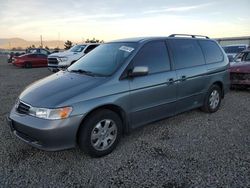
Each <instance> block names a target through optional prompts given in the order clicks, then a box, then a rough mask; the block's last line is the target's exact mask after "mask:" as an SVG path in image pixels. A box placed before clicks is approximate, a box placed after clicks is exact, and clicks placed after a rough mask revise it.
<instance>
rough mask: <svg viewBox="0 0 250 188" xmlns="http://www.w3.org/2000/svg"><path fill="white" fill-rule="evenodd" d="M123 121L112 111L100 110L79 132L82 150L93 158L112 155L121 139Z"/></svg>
mask: <svg viewBox="0 0 250 188" xmlns="http://www.w3.org/2000/svg"><path fill="white" fill-rule="evenodd" d="M121 130H122V121H121V119H120V117H119V116H118V115H117V114H116V113H115V112H113V111H110V110H99V111H96V112H94V113H93V114H91V115H90V116H89V117H88V118H87V119H86V121H84V124H83V125H82V127H81V128H80V130H79V134H78V143H79V146H80V148H81V149H82V150H83V151H85V152H87V153H88V154H89V155H91V156H93V157H101V156H104V155H107V154H109V153H111V152H112V151H113V150H114V149H115V147H116V146H117V144H118V142H119V140H120V138H121Z"/></svg>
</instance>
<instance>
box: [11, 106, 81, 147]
mask: <svg viewBox="0 0 250 188" xmlns="http://www.w3.org/2000/svg"><path fill="white" fill-rule="evenodd" d="M7 120H8V122H9V126H10V129H11V131H12V133H13V134H14V135H15V136H17V137H18V138H19V139H21V140H22V141H24V142H25V143H27V144H30V145H32V146H34V147H36V148H39V149H42V150H46V151H57V150H62V149H68V148H73V147H75V146H76V141H77V140H76V139H77V130H78V128H79V126H80V123H81V120H82V116H73V117H69V118H67V119H64V120H45V119H40V118H36V117H32V116H29V115H20V114H18V113H17V112H16V111H15V109H12V111H11V113H10V115H9V117H7Z"/></svg>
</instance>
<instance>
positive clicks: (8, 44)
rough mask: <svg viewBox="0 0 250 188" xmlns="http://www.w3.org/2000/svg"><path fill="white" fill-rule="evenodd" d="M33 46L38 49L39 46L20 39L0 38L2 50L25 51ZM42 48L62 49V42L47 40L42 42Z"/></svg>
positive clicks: (37, 43) (36, 43)
mask: <svg viewBox="0 0 250 188" xmlns="http://www.w3.org/2000/svg"><path fill="white" fill-rule="evenodd" d="M32 45H35V46H36V47H39V46H40V45H41V42H40V41H27V40H24V39H21V38H8V39H4V38H0V48H2V49H12V48H23V49H26V48H27V47H29V46H32ZM43 46H44V47H45V46H48V47H49V48H51V49H53V48H56V47H59V48H64V41H61V40H48V41H43Z"/></svg>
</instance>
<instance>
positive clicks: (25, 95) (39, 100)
mask: <svg viewBox="0 0 250 188" xmlns="http://www.w3.org/2000/svg"><path fill="white" fill-rule="evenodd" d="M105 80H106V78H104V77H91V76H87V75H83V74H77V73H70V72H67V71H60V72H58V73H56V74H53V75H51V76H48V77H46V78H44V79H41V80H38V81H37V82H35V83H33V84H31V85H29V86H28V87H27V88H26V89H25V90H24V91H23V92H22V93H21V95H20V96H19V99H20V100H21V101H23V102H25V103H27V104H30V105H31V106H34V107H44V108H55V107H59V106H60V104H62V103H63V102H65V101H67V100H68V99H71V98H73V97H75V96H77V95H80V94H81V95H82V94H83V93H84V92H86V91H89V90H91V89H92V88H95V87H97V86H98V85H100V84H101V83H103V82H104V81H105ZM69 105H70V104H69Z"/></svg>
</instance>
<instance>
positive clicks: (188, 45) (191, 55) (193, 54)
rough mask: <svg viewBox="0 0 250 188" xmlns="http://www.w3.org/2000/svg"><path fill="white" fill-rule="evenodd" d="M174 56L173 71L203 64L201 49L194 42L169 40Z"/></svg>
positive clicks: (189, 40)
mask: <svg viewBox="0 0 250 188" xmlns="http://www.w3.org/2000/svg"><path fill="white" fill-rule="evenodd" d="M170 44H171V48H172V51H173V55H174V60H175V61H174V63H175V69H182V68H187V67H193V66H198V65H203V64H205V61H204V56H203V54H202V51H201V48H200V46H199V44H198V42H197V41H196V40H192V39H174V40H170Z"/></svg>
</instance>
